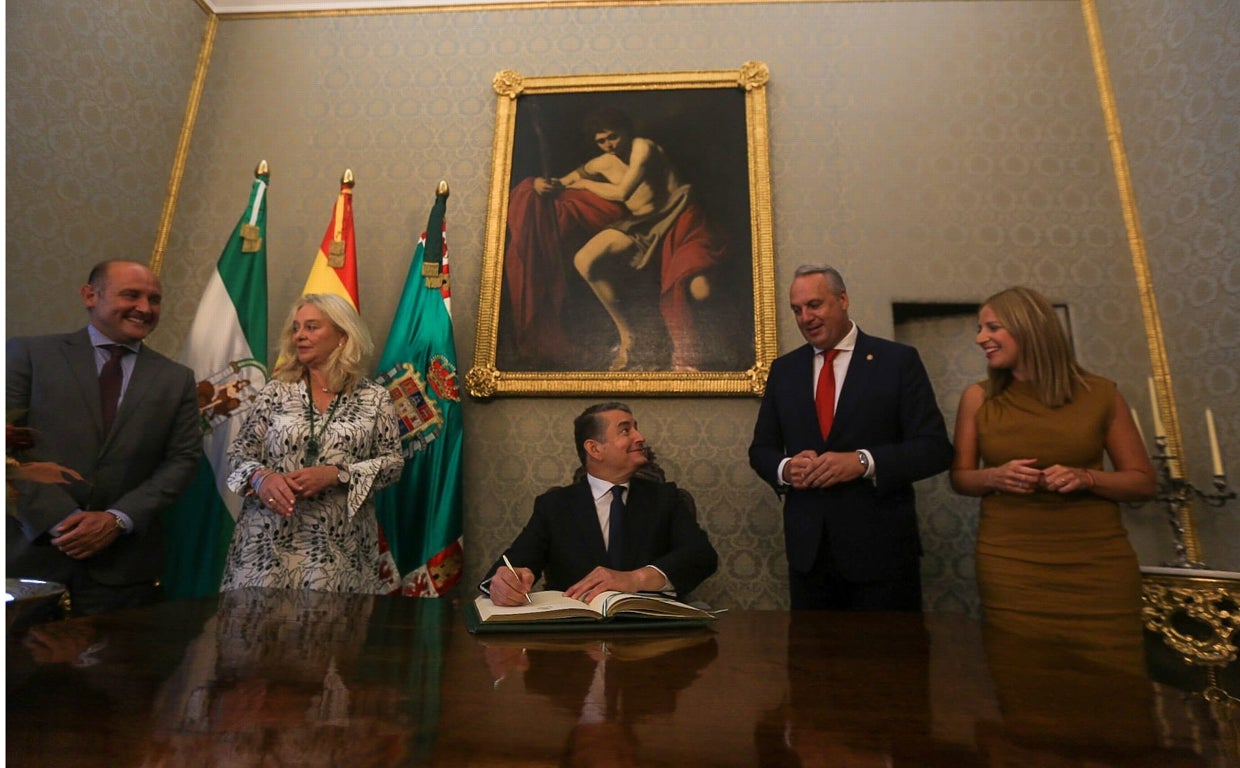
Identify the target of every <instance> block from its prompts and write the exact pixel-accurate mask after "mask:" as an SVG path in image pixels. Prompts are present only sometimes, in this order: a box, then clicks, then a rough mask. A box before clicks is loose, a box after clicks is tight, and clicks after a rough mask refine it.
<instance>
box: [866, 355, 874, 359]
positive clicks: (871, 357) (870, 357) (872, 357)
mask: <svg viewBox="0 0 1240 768" xmlns="http://www.w3.org/2000/svg"><path fill="white" fill-rule="evenodd" d="M865 359H866V360H873V359H874V355H866V356H865Z"/></svg>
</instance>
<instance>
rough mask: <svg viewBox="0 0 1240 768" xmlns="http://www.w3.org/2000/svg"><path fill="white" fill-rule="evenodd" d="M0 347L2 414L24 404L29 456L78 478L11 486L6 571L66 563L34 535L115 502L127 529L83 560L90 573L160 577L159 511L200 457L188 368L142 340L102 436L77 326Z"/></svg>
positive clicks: (93, 378) (40, 571)
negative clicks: (0, 355)
mask: <svg viewBox="0 0 1240 768" xmlns="http://www.w3.org/2000/svg"><path fill="white" fill-rule="evenodd" d="M6 347H7V348H6V352H7V365H8V371H7V381H6V386H5V389H6V407H7V408H8V412H9V413H10V414H14V413H15V412H16V411H19V410H24V411H25V416H24V417H23V418H22V419H21V420H20V421H21V422H22V423H24V424H25V425H26V426H28V427H31V428H32V429H33V430H34V439H35V447H34V448H33V449H32V450H31V451H30V455H29V458H30V459H31V460H39V461H53V462H56V463H58V464H62V465H64V466H66V467H69V468H70V469H74V470H76V471H77V472H78V473H79V474H81V475H82V477H83V478H84V479H85V482H76V481H75V482H73V483H72V484H70V485H67V486H65V485H43V484H36V483H19V484H18V491H19V495H18V498H17V503H16V506H15V509H16V517H14V516H10V517H9V518H8V521H7V537H6V554H7V568H8V574H9V575H10V576H19V575H20V576H23V577H31V578H41V577H44V578H46V576H45V573H46V569H47V568H49V567H53V566H59V567H61V568H67V567H69V566H70V565H71V563H70V562H68V561H69V560H70V558H68V556H66V555H63V554H60V552H59V550H57V549H56V548H55V547H52V546H50V545H48V544H46V543H43V542H46V537H44V536H43V535H44V534H45V533H47V532H48V530H49V529H50V528H52V527H53V526H54V525H56V524H57V523H59V522H60V521H62V520H64V519H65V517H67V516H68V515H69V514H70V513H71V512H73V510H74V509H94V510H98V509H109V508H114V509H119V510H120V511H122V512H124V513H125V514H127V515H128V516H129V517H130V518H131V519H132V520H133V523H134V530H133V531H131V532H130V533H128V534H126V535H123V536H121V537H119V538H118V539H117V540H116V541H115V542H114V543H113V544H112V545H111V546H109V547H108V548H107V549H105V550H104V551H103V552H100V553H99V554H98V555H95V556H94V557H92V558H89V559H88V560H86V561H84V565H85V566H86V567H87V568H88V570H89V573H90V575H91V576H92V577H93V578H94V579H95V580H96V581H98V582H100V583H102V584H111V585H122V584H136V583H139V582H146V581H154V580H155V579H157V578H159V575H160V572H161V571H162V569H163V560H164V544H163V521H162V519H161V517H162V515H163V513H164V511H165V510H166V509H168V508H169V507H171V506H172V503H173V502H174V501H175V500H176V498H177V497H178V496H180V495H181V493H182V492H183V491H184V490H185V489H186V487H188V485H189V483H190V481H191V480H192V479H193V476H194V473H195V472H196V471H197V469H198V463H199V458H200V456H201V455H202V428H201V426H200V421H199V417H198V399H197V392H196V389H195V385H194V373H193V371H191V370H190V369H189V368H186V367H185V366H183V365H180V364H178V363H174V362H173V361H171V360H169V359H168V358H166V357H164V356H163V355H161V354H159V353H158V352H156V351H155V350H153V349H151V348H150V347H148V346H145V345H143V346H142V348H141V349H140V351H139V352H138V356H137V359H136V360H135V361H134V369H133V375H132V376H131V377H130V381H129V386H128V388H127V389H126V390H125V397H124V399H123V400H122V401H121V407H120V410H119V411H118V412H117V414H116V420H115V421H114V423H113V424H112V429H111V431H110V432H109V433H108V434H107V435H105V434H103V413H102V407H101V405H100V401H99V375H98V373H97V372H96V370H95V353H94V350H93V349H92V347H91V343H90V336H89V335H88V334H87V332H86V329H82V330H80V331H77V332H76V333H68V334H56V335H50V336H32V337H25V338H14V339H10V340H9V341H8V344H7V345H6ZM40 537H43V538H42V540H41V543H38V544H35V543H33V542H34V541H35V540H36V539H40ZM58 559H59V560H61V561H64V562H59V563H58V562H57V560H58Z"/></svg>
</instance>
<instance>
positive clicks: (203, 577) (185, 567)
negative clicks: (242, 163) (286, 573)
mask: <svg viewBox="0 0 1240 768" xmlns="http://www.w3.org/2000/svg"><path fill="white" fill-rule="evenodd" d="M268 178H269V174H268V170H267V162H266V161H263V162H261V163H259V165H258V168H257V169H256V170H255V172H254V185H253V187H252V189H251V191H250V204H249V205H248V206H247V207H246V210H245V213H243V214H242V216H241V220H240V221H239V222H237V226H236V228H234V229H233V231H232V234H231V235H229V237H228V242H227V243H226V244H225V245H224V252H223V253H222V254H220V260H219V263H218V264H217V265H216V268H215V271H214V272H213V273H212V275H211V278H210V279H209V280H208V281H207V288H206V290H205V291H204V292H203V295H202V301H201V302H199V304H198V313H197V314H196V315H195V316H194V323H193V325H192V326H191V327H190V331H189V337H188V338H187V339H186V340H185V345H184V346H183V347H182V348H181V358H180V360H181V362H182V363H184V364H185V365H187V366H189V367H190V368H192V369H193V371H194V375H195V376H196V378H197V379H198V411H199V415H200V416H201V419H202V428H203V444H202V447H203V457H202V463H201V464H200V465H199V467H198V473H197V475H195V477H194V482H193V484H192V485H190V487H189V490H187V491H186V492H185V494H184V495H183V496H182V497H181V499H180V500H179V501H178V502H177V503H176V505H175V506H173V508H172V509H171V511H170V512H169V514H168V516H167V518H166V520H165V526H164V527H165V529H166V532H167V537H168V560H167V565H166V566H165V567H164V580H163V583H164V590H165V592H166V594H167V596H168V598H170V599H178V598H189V597H198V596H201V595H206V594H210V593H212V592H216V591H218V590H219V587H220V577H221V574H222V572H223V569H224V557H225V555H226V554H227V552H228V543H229V541H230V540H231V539H232V532H233V522H234V520H236V518H237V514H238V513H239V511H240V509H241V499H240V497H239V496H237V494H235V493H233V492H232V491H230V490H228V488H227V487H226V486H225V485H224V481H225V479H227V477H228V458H227V452H228V446H229V445H230V444H231V443H232V441H233V438H234V437H236V435H237V433H238V432H239V431H240V429H241V424H242V423H243V422H244V420H245V415H246V413H247V412H248V411H249V409H250V407H251V406H252V405H253V403H254V401H255V399H257V397H258V393H259V391H260V390H261V389H262V388H263V385H264V384H266V382H267V181H268Z"/></svg>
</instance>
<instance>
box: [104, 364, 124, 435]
mask: <svg viewBox="0 0 1240 768" xmlns="http://www.w3.org/2000/svg"><path fill="white" fill-rule="evenodd" d="M102 346H103V348H104V349H106V350H108V351H109V352H111V353H112V356H111V357H109V358H108V361H107V362H106V363H104V364H103V368H102V369H101V370H100V371H99V399H100V401H101V402H102V403H103V433H104V434H105V435H106V434H107V433H108V432H109V431H110V430H111V429H112V421H113V419H115V418H116V406H117V404H118V403H119V401H120V399H121V382H122V381H123V380H124V378H125V374H124V372H123V371H121V358H122V357H124V356H125V353H127V352H128V351H129V349H128V348H127V347H122V346H121V345H120V344H104V345H102Z"/></svg>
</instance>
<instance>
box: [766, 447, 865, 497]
mask: <svg viewBox="0 0 1240 768" xmlns="http://www.w3.org/2000/svg"><path fill="white" fill-rule="evenodd" d="M863 474H865V467H863V466H861V462H860V461H858V460H857V453H856V451H844V452H842V453H841V452H838V451H828V452H826V453H821V454H820V453H817V452H815V451H801V452H800V453H798V454H796V455H795V456H793V457H792V458H790V459H788V463H787V464H785V465H784V475H785V477H784V480H785V481H786V482H787V483H788V485H791V486H792V487H793V488H796V489H797V490H798V491H804V490H806V489H809V488H829V487H831V486H833V485H837V484H839V483H847V482H849V481H851V480H856V479H857V478H859V477H861V476H862V475H863Z"/></svg>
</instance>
